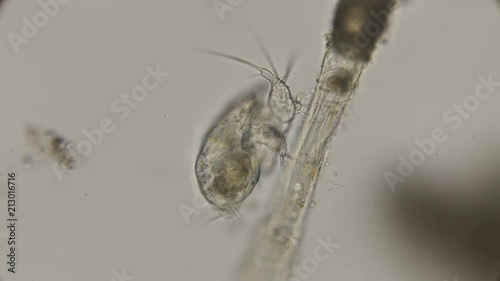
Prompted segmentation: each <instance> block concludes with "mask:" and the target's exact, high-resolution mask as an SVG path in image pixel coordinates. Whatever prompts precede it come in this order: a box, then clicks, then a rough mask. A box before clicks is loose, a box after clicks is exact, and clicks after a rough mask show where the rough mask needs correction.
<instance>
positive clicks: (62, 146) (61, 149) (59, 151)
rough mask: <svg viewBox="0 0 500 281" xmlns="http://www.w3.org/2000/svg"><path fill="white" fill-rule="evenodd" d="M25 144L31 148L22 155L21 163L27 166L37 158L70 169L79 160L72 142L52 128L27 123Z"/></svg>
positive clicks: (74, 166)
mask: <svg viewBox="0 0 500 281" xmlns="http://www.w3.org/2000/svg"><path fill="white" fill-rule="evenodd" d="M25 135H26V144H27V145H28V146H29V147H30V148H31V149H32V150H33V151H32V152H31V153H29V154H26V155H24V157H23V164H24V165H25V167H29V166H31V165H32V164H34V163H35V162H37V161H38V160H43V159H47V158H48V159H51V160H52V161H55V162H56V163H57V164H58V165H59V166H60V167H61V168H63V169H66V170H72V169H74V168H76V166H77V164H78V163H79V161H80V160H81V157H79V156H78V153H77V152H76V151H75V150H74V148H72V142H70V141H68V140H66V139H65V138H64V137H63V136H61V135H60V134H57V133H56V132H55V131H54V130H52V129H44V128H42V127H41V126H39V125H33V124H31V125H28V126H27V127H26V131H25Z"/></svg>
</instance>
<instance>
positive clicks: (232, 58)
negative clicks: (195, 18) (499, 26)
mask: <svg viewBox="0 0 500 281" xmlns="http://www.w3.org/2000/svg"><path fill="white" fill-rule="evenodd" d="M194 50H195V51H198V52H202V53H206V54H211V55H215V56H219V57H223V58H226V59H230V60H234V61H237V62H239V63H242V64H244V65H246V66H249V67H251V68H253V69H256V70H257V71H259V72H261V71H262V69H265V68H264V67H261V66H258V65H256V64H255V63H253V62H250V61H248V60H245V59H242V58H239V57H237V56H233V55H228V54H224V53H221V52H217V51H212V50H207V49H201V48H194Z"/></svg>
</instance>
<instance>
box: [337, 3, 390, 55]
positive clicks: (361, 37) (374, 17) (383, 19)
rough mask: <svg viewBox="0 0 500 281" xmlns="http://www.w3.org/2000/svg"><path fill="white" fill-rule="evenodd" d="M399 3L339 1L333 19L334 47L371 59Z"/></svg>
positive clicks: (345, 52) (342, 52)
mask: <svg viewBox="0 0 500 281" xmlns="http://www.w3.org/2000/svg"><path fill="white" fill-rule="evenodd" d="M395 4H396V1H395V0H349V1H339V3H338V5H337V9H336V13H335V16H334V19H333V30H332V40H331V44H333V48H334V49H335V50H336V51H337V52H338V53H340V54H342V55H344V56H345V57H347V58H349V59H352V60H357V61H364V62H367V61H369V60H370V58H371V54H372V52H373V50H374V49H375V47H376V45H377V43H378V41H379V39H380V37H381V35H382V34H383V33H384V31H385V30H386V29H387V26H388V21H389V15H390V14H391V11H392V9H393V8H394V6H395Z"/></svg>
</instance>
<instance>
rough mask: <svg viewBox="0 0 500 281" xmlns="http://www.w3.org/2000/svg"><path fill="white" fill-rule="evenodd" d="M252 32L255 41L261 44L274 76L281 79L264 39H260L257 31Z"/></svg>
mask: <svg viewBox="0 0 500 281" xmlns="http://www.w3.org/2000/svg"><path fill="white" fill-rule="evenodd" d="M251 30H252V33H253V36H254V37H255V40H256V41H257V43H258V44H259V47H260V50H261V51H262V53H263V54H264V57H265V58H266V60H267V62H268V63H269V65H270V66H271V69H272V70H273V74H274V75H275V76H276V77H278V78H279V77H280V76H279V74H278V70H277V69H276V66H275V65H274V63H273V60H272V59H271V55H269V51H268V50H267V48H266V46H265V45H264V42H263V41H262V38H260V36H259V35H258V34H257V33H256V32H255V30H253V29H251Z"/></svg>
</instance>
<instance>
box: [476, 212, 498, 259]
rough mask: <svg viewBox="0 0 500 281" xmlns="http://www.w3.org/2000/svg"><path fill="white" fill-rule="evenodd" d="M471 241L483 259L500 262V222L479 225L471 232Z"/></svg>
mask: <svg viewBox="0 0 500 281" xmlns="http://www.w3.org/2000/svg"><path fill="white" fill-rule="evenodd" d="M471 241H472V244H473V245H474V246H475V247H476V248H477V249H478V250H479V252H481V253H482V254H483V255H484V256H485V257H487V258H489V259H491V260H498V261H500V220H487V221H484V222H482V223H480V224H479V225H478V226H477V227H476V229H475V230H474V231H473V232H472V235H471Z"/></svg>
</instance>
